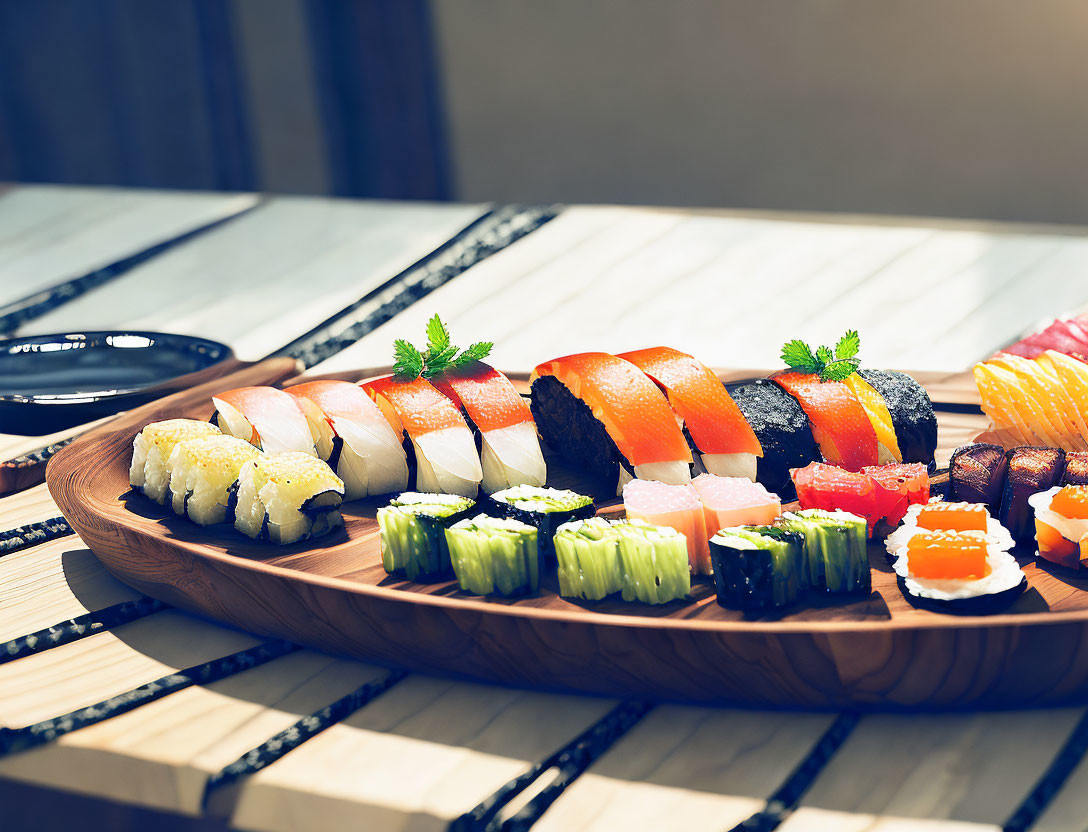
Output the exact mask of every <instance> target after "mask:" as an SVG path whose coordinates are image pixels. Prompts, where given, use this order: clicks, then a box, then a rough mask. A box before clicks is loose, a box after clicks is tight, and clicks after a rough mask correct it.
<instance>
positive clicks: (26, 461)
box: [3, 434, 79, 468]
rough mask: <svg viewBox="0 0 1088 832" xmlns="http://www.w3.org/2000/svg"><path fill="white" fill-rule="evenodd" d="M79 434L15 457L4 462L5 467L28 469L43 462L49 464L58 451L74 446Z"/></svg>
mask: <svg viewBox="0 0 1088 832" xmlns="http://www.w3.org/2000/svg"><path fill="white" fill-rule="evenodd" d="M78 435H79V434H75V436H69V437H68V438H67V439H61V440H60V441H59V442H53V443H52V444H49V445H45V446H44V447H41V448H35V449H34V450H33V451H27V452H26V453H25V454H21V455H20V456H17V457H13V458H12V459H9V460H7V461H6V462H4V463H3V464H4V466H5V467H8V468H26V467H27V466H30V465H41V464H42V463H43V462H48V461H49V460H50V459H52V458H53V457H54V456H56V455H57V451H59V450H60V449H61V448H64V447H67V446H68V445H71V444H72V441H73V440H74V439H75V438H76V436H78Z"/></svg>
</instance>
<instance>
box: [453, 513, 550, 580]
mask: <svg viewBox="0 0 1088 832" xmlns="http://www.w3.org/2000/svg"><path fill="white" fill-rule="evenodd" d="M445 535H446V545H447V546H448V547H449V552H450V563H451V564H452V566H453V571H454V574H455V575H457V581H458V583H459V584H460V585H461V589H463V590H464V591H465V592H471V593H473V594H474V595H505V596H511V595H526V594H530V593H533V592H536V591H537V589H538V588H539V586H540V558H539V555H538V553H537V545H536V542H537V530H536V527H535V526H530V525H529V524H528V523H522V522H521V521H519V520H514V519H513V518H512V517H488V516H487V515H486V514H478V515H477V516H476V517H473V518H471V519H469V518H466V519H464V520H460V521H458V522H457V523H454V524H453V525H452V526H450V527H449V528H448V529H446V530H445Z"/></svg>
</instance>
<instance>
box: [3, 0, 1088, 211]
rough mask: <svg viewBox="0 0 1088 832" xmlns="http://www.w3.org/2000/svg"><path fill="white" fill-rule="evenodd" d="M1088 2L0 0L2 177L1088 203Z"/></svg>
mask: <svg viewBox="0 0 1088 832" xmlns="http://www.w3.org/2000/svg"><path fill="white" fill-rule="evenodd" d="M1085 55H1088V4H1085V3H1084V2H1083V0H1032V1H1031V2H1025V0H911V2H896V0H667V1H666V0H372V1H371V2H365V0H154V2H148V0H34V2H22V1H21V0H0V179H6V180H17V181H60V182H78V183H112V184H120V185H147V186H163V187H184V188H211V189H255V190H269V191H286V192H307V193H331V194H340V195H345V196H364V197H365V196H380V197H403V198H424V199H466V200H501V201H519V202H542V201H553V200H554V201H568V202H620V203H638V204H667V205H700V206H720V207H744V208H771V209H804V210H808V209H815V210H832V211H843V212H885V213H894V214H920V215H938V216H962V217H979V218H997V219H1017V220H1029V221H1044V222H1072V223H1088V165H1086V164H1085V163H1084V158H1085V152H1084V149H1085V148H1086V147H1088V108H1086V107H1085V101H1086V100H1088V60H1086V59H1085Z"/></svg>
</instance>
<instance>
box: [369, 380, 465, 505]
mask: <svg viewBox="0 0 1088 832" xmlns="http://www.w3.org/2000/svg"><path fill="white" fill-rule="evenodd" d="M361 386H362V388H363V390H364V391H366V393H367V395H369V396H370V397H371V398H372V399H374V401H375V402H376V403H377V405H378V407H379V408H380V409H381V412H382V414H383V415H384V416H385V417H386V419H387V420H389V422H390V424H391V425H392V426H393V430H394V432H395V433H396V434H397V435H404V434H405V433H406V434H407V435H408V438H409V439H410V440H411V441H412V447H413V448H414V449H415V470H416V490H417V491H422V492H436V493H439V494H459V495H461V496H462V497H471V498H473V499H475V498H476V495H477V493H478V492H479V490H480V482H481V481H482V480H483V478H484V472H483V468H482V467H481V465H480V455H479V454H478V453H477V452H476V442H475V440H474V439H473V437H472V431H470V430H469V427H468V424H467V423H466V422H465V417H464V416H462V415H461V411H460V410H459V409H458V408H457V406H456V405H455V404H454V403H453V402H452V401H450V400H449V398H447V397H446V396H444V395H442V393H441V392H439V390H438V389H436V388H435V386H434V385H433V384H431V383H430V382H429V381H427V380H426V379H425V378H416V379H413V380H411V381H398V380H396V379H395V378H394V377H393V376H384V377H382V378H376V379H373V380H371V381H367V382H364V383H363V384H362V385H361Z"/></svg>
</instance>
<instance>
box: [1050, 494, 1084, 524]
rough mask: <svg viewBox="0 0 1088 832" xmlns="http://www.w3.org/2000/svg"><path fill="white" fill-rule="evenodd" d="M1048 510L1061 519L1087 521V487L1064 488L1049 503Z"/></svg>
mask: <svg viewBox="0 0 1088 832" xmlns="http://www.w3.org/2000/svg"><path fill="white" fill-rule="evenodd" d="M1050 510H1051V511H1053V512H1054V513H1055V514H1060V515H1061V516H1062V517H1073V518H1076V519H1078V520H1088V486H1085V485H1067V486H1065V488H1063V489H1062V490H1061V491H1059V492H1058V493H1057V494H1055V495H1054V497H1053V499H1052V500H1051V501H1050Z"/></svg>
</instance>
